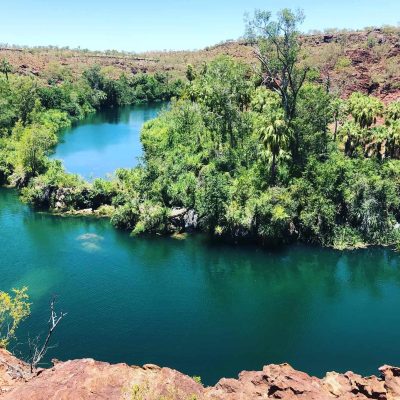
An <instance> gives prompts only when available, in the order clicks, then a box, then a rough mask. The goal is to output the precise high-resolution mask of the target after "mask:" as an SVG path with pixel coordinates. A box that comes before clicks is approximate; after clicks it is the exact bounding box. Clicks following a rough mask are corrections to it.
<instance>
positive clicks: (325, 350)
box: [0, 189, 400, 383]
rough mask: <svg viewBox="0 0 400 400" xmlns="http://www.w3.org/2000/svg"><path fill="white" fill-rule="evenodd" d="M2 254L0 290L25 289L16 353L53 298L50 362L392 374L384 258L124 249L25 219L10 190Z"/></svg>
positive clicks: (396, 278) (37, 218)
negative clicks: (285, 365) (57, 312)
mask: <svg viewBox="0 0 400 400" xmlns="http://www.w3.org/2000/svg"><path fill="white" fill-rule="evenodd" d="M0 249H1V257H0V273H1V281H0V289H2V290H9V289H10V288H12V287H20V286H22V285H27V286H29V292H30V295H31V300H32V303H33V304H32V315H31V317H30V318H29V320H28V321H26V323H24V325H23V326H22V327H21V328H20V330H19V332H18V336H19V339H20V341H24V340H26V338H27V335H28V333H29V334H30V335H31V336H33V335H35V334H37V333H38V332H41V331H44V330H45V324H46V321H47V313H48V302H49V299H50V297H51V296H52V295H53V294H57V295H58V296H59V304H60V306H62V309H63V310H64V311H68V316H67V317H66V318H65V320H64V321H62V325H61V326H60V329H59V331H58V332H57V334H56V338H55V339H56V342H57V343H58V347H57V348H55V349H52V350H51V352H50V353H49V358H52V357H56V358H59V359H70V358H78V357H95V358H97V359H99V360H106V361H111V362H119V361H124V362H128V363H131V364H143V363H156V364H161V365H166V366H170V367H174V368H177V369H179V370H181V371H183V372H185V373H188V374H190V375H200V376H201V377H202V378H203V381H204V382H206V383H214V382H215V381H216V380H217V379H218V378H219V377H221V376H234V375H235V374H237V373H238V372H239V371H240V370H242V369H259V368H261V367H262V365H263V364H267V363H278V362H284V361H287V362H290V363H292V364H293V365H294V366H295V367H297V368H300V369H303V370H305V371H308V372H309V373H312V374H317V375H321V374H322V373H323V372H325V371H327V370H332V369H335V370H339V371H345V370H348V369H354V370H357V371H358V372H361V373H364V374H369V373H373V372H376V368H377V367H379V366H380V365H381V364H383V363H389V364H395V365H399V364H400V347H399V346H397V345H396V343H397V342H398V336H399V327H400V313H399V312H398V308H399V305H400V265H399V257H398V255H397V254H395V253H394V252H392V251H390V250H389V249H382V248H379V249H369V250H363V251H354V252H342V253H340V252H336V251H332V250H328V249H318V248H308V247H302V246H294V247H290V248H286V249H284V250H282V251H279V252H269V251H265V250H261V249H257V248H255V247H233V246H228V245H223V244H219V245H216V244H211V243H210V242H208V241H207V240H206V239H205V238H203V237H202V236H193V237H190V238H189V239H187V240H174V239H171V238H157V239H138V238H131V237H129V236H128V235H126V234H124V233H121V232H118V231H116V230H114V229H113V228H112V227H111V226H110V225H109V223H108V222H106V221H96V220H90V219H77V218H60V217H53V216H49V215H44V214H38V213H33V212H32V211H30V210H29V209H28V207H27V206H25V205H23V204H21V203H20V202H19V201H18V198H17V196H16V194H15V192H13V191H10V190H6V189H0ZM19 349H20V350H22V351H24V350H25V349H24V347H23V346H22V347H21V346H20V347H19Z"/></svg>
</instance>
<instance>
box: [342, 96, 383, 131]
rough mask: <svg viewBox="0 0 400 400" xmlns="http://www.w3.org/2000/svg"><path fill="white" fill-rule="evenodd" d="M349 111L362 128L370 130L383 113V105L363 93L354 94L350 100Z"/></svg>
mask: <svg viewBox="0 0 400 400" xmlns="http://www.w3.org/2000/svg"><path fill="white" fill-rule="evenodd" d="M349 110H350V113H351V115H352V117H353V118H354V121H355V122H356V123H357V124H358V125H359V126H360V128H362V129H365V128H370V127H371V126H372V125H373V124H375V123H376V120H377V118H378V117H379V116H381V115H382V112H383V103H382V102H381V101H380V100H378V99H376V98H374V97H369V96H365V95H363V94H361V93H353V94H352V95H351V96H350V99H349Z"/></svg>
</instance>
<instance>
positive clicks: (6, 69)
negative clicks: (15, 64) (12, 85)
mask: <svg viewBox="0 0 400 400" xmlns="http://www.w3.org/2000/svg"><path fill="white" fill-rule="evenodd" d="M0 72H2V73H3V74H4V75H5V76H6V79H7V80H8V74H9V73H11V72H12V67H11V64H10V63H9V62H8V60H7V59H5V58H3V59H2V60H1V63H0Z"/></svg>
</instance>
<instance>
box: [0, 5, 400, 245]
mask: <svg viewBox="0 0 400 400" xmlns="http://www.w3.org/2000/svg"><path fill="white" fill-rule="evenodd" d="M302 20H303V16H302V14H301V13H293V12H291V11H290V10H283V11H281V12H280V13H279V14H278V17H277V19H276V20H274V19H273V18H272V16H271V14H270V13H268V12H263V11H257V12H256V13H255V15H254V18H253V19H252V20H250V21H249V23H248V29H247V31H248V32H247V35H248V40H249V42H250V43H252V44H253V46H254V48H255V51H256V53H257V56H258V59H259V61H260V66H259V69H258V70H254V69H250V68H249V66H246V65H244V64H242V63H240V62H238V61H235V60H233V59H232V58H229V57H219V58H217V59H215V60H214V61H212V62H210V63H208V64H204V65H203V66H202V67H201V68H199V69H197V70H195V69H194V68H193V67H192V66H188V71H187V74H186V75H187V82H186V83H182V82H180V81H175V82H170V81H169V80H168V77H167V76H162V75H154V76H148V75H140V76H137V75H133V76H130V77H127V76H125V75H121V76H119V77H117V78H115V77H113V78H112V77H110V76H107V75H106V74H105V73H104V71H102V70H101V69H100V68H98V67H93V68H90V69H88V70H86V71H85V72H84V73H83V75H82V76H81V77H80V78H79V79H75V80H74V79H72V78H68V79H60V77H57V80H56V83H54V82H52V81H51V80H50V81H47V82H46V83H43V82H39V81H37V80H35V79H31V78H26V77H18V76H15V75H13V74H10V73H8V74H7V77H6V76H4V77H1V78H0V91H1V93H2V96H1V101H2V108H1V111H0V132H1V139H0V180H2V182H3V183H6V182H7V183H14V184H15V185H17V186H20V187H22V196H23V198H24V199H25V200H26V201H27V202H29V203H31V204H33V205H34V206H35V207H37V208H42V209H50V210H61V211H68V210H81V209H88V208H91V209H102V210H103V209H104V210H106V211H104V212H105V213H106V214H107V215H109V216H110V217H111V222H112V223H113V224H114V225H115V226H116V227H117V228H120V229H126V230H128V231H130V232H132V233H133V234H135V235H139V234H144V233H150V234H167V233H171V232H174V231H177V230H178V231H182V230H184V229H185V224H183V225H182V224H177V223H176V215H180V212H181V211H180V210H183V211H182V212H183V213H185V212H186V211H185V210H192V213H194V214H195V215H196V216H197V222H198V225H197V228H198V229H200V230H202V231H204V232H208V233H209V234H211V235H216V236H222V237H225V238H229V239H231V240H234V241H244V240H251V241H257V242H259V243H262V244H265V245H270V246H271V245H280V244H283V243H288V242H292V241H295V240H301V241H303V242H307V243H313V244H319V245H323V246H334V247H336V248H340V249H342V248H348V247H361V246H364V245H367V244H379V245H390V244H397V243H398V242H399V224H398V222H397V221H399V219H400V201H399V199H400V160H399V159H400V103H399V102H395V103H392V104H389V105H384V104H383V103H382V102H381V101H380V100H378V99H376V98H373V97H371V96H367V95H364V94H361V93H354V94H352V95H351V96H350V98H349V99H347V100H343V99H341V98H340V97H339V96H338V95H337V94H336V93H332V92H331V91H330V88H329V87H327V86H326V85H321V84H319V83H318V71H316V70H315V68H314V66H312V65H308V64H307V62H306V61H305V60H306V58H305V57H304V54H303V53H302V51H303V50H302V48H301V46H300V42H299V40H298V25H299V23H301V22H302ZM173 97H174V99H173V100H172V101H171V106H170V107H169V109H168V110H164V111H163V112H162V113H161V114H160V115H159V117H158V118H156V119H155V120H152V121H149V122H147V123H146V124H145V126H144V128H143V130H142V134H141V141H142V144H143V148H144V156H143V162H142V164H141V165H140V166H138V167H136V168H134V169H131V170H118V171H116V177H115V179H113V180H111V181H104V180H101V179H98V180H96V181H95V182H94V183H92V184H89V183H87V182H84V181H83V180H82V179H81V178H79V177H78V176H73V175H70V174H67V173H66V172H65V171H64V170H63V168H62V166H61V165H60V163H59V162H57V161H49V159H48V158H47V154H48V152H49V151H50V149H51V148H52V147H53V146H54V144H55V143H56V141H57V135H56V133H57V132H58V131H59V130H60V129H63V128H65V127H66V126H68V125H69V124H70V123H71V122H73V121H74V120H75V119H79V118H82V117H83V116H84V115H86V114H87V113H89V112H93V111H94V110H96V109H99V108H100V107H103V106H117V105H122V104H131V103H135V102H143V101H154V100H165V99H171V98H173ZM102 207H103V208H102ZM104 207H106V208H104ZM174 218H175V220H174Z"/></svg>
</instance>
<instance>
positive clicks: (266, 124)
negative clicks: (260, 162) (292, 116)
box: [259, 113, 292, 184]
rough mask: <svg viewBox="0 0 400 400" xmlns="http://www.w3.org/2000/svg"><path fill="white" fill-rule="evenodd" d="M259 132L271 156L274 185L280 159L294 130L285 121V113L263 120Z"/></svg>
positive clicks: (272, 181) (271, 172)
mask: <svg viewBox="0 0 400 400" xmlns="http://www.w3.org/2000/svg"><path fill="white" fill-rule="evenodd" d="M259 131H260V140H261V143H262V145H263V147H264V149H265V150H266V152H267V154H268V155H269V156H270V160H271V161H270V162H271V167H270V174H271V183H273V184H274V183H275V180H276V166H277V163H278V160H279V157H280V156H281V155H282V154H283V153H284V151H285V150H286V149H287V148H288V146H289V141H290V137H291V135H292V129H291V128H290V127H289V125H288V123H287V122H286V121H285V118H284V115H283V113H275V114H272V115H269V116H268V117H266V118H263V121H262V122H261V125H260V128H259Z"/></svg>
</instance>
